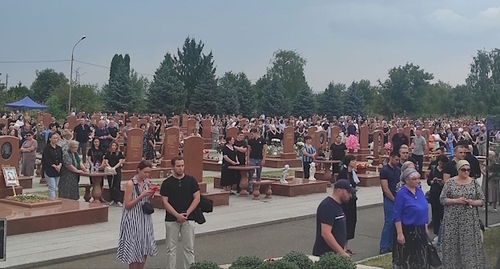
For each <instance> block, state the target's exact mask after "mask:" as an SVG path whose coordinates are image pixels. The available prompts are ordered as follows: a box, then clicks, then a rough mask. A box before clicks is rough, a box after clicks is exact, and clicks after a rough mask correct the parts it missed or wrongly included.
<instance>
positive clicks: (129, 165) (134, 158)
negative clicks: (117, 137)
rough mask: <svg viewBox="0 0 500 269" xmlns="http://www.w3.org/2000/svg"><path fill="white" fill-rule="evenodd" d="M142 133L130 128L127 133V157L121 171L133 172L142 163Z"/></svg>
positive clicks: (139, 130)
mask: <svg viewBox="0 0 500 269" xmlns="http://www.w3.org/2000/svg"><path fill="white" fill-rule="evenodd" d="M143 134H144V133H143V131H142V130H141V129H138V128H131V129H130V130H128V132H127V156H125V164H124V165H123V170H134V169H136V168H137V165H138V164H139V163H140V162H141V161H142V136H143Z"/></svg>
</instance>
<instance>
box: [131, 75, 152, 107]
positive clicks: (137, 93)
mask: <svg viewBox="0 0 500 269" xmlns="http://www.w3.org/2000/svg"><path fill="white" fill-rule="evenodd" d="M130 87H131V88H132V94H133V96H134V97H133V98H132V105H131V107H132V109H131V111H130V112H133V113H143V112H146V108H147V104H146V101H147V96H146V95H147V90H148V88H149V80H148V79H147V78H146V77H145V76H142V75H139V74H138V73H137V72H136V71H135V70H134V69H131V70H130Z"/></svg>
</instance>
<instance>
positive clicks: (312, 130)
mask: <svg viewBox="0 0 500 269" xmlns="http://www.w3.org/2000/svg"><path fill="white" fill-rule="evenodd" d="M317 130H318V127H316V126H311V127H309V129H307V135H309V136H310V137H311V138H312V141H313V143H314V137H315V136H316V131H317ZM304 142H305V141H304Z"/></svg>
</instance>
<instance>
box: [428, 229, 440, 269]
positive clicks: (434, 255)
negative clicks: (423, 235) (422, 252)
mask: <svg viewBox="0 0 500 269" xmlns="http://www.w3.org/2000/svg"><path fill="white" fill-rule="evenodd" d="M425 249H426V252H427V253H426V254H427V263H428V264H429V265H430V266H432V267H440V266H442V265H443V262H442V261H441V259H440V258H439V255H438V252H437V249H436V247H435V246H434V245H433V244H432V242H431V239H430V238H429V237H428V236H427V246H426V248H425Z"/></svg>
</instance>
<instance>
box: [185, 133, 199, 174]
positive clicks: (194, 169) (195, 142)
mask: <svg viewBox="0 0 500 269" xmlns="http://www.w3.org/2000/svg"><path fill="white" fill-rule="evenodd" d="M183 157H184V167H185V170H184V172H185V173H186V174H187V175H190V176H193V177H194V178H195V179H196V181H198V182H202V180H203V138H201V137H198V136H190V137H188V138H186V139H184V149H183Z"/></svg>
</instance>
